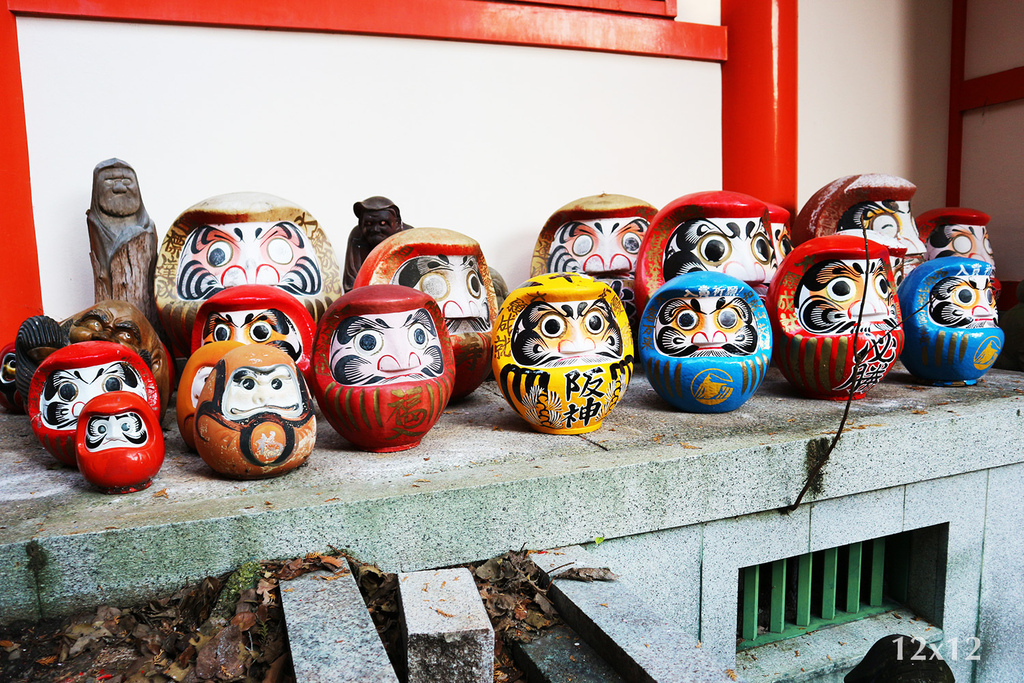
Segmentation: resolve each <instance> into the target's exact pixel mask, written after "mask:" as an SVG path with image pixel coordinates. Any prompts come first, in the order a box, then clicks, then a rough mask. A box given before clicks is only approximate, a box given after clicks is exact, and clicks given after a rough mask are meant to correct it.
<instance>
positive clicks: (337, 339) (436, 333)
mask: <svg viewBox="0 0 1024 683" xmlns="http://www.w3.org/2000/svg"><path fill="white" fill-rule="evenodd" d="M313 368H314V375H315V378H316V382H315V385H314V387H315V391H316V397H317V401H318V402H319V404H320V410H321V411H322V412H323V414H324V416H325V417H327V420H328V422H330V423H331V426H332V427H334V429H335V430H336V431H337V432H338V433H339V434H341V435H342V436H343V437H345V439H346V440H348V441H349V442H350V443H352V444H353V445H354V446H356V447H357V448H360V449H362V450H364V451H374V452H379V453H387V452H392V451H401V450H405V449H407V448H412V447H414V446H417V445H419V443H420V440H421V439H422V438H423V436H424V435H425V434H426V433H427V432H428V431H430V428H431V427H433V426H434V423H435V422H437V419H438V418H439V417H440V416H441V411H442V410H444V407H445V405H447V404H448V399H449V398H450V397H451V393H452V386H453V384H454V382H455V360H454V356H453V354H452V345H451V341H449V336H448V335H447V333H446V332H445V323H444V316H442V315H441V310H440V309H439V308H438V305H437V303H436V302H435V301H434V299H433V298H431V297H430V296H429V295H427V294H424V293H423V292H419V291H416V290H414V289H411V288H409V287H401V286H398V285H367V286H365V287H357V288H356V289H353V290H352V291H351V292H349V293H347V294H345V295H344V296H342V297H341V298H340V299H338V300H337V301H335V302H334V305H333V306H331V308H330V309H329V310H328V311H327V313H326V314H325V315H324V317H323V319H322V320H321V321H320V325H319V327H318V329H317V335H316V344H315V346H314V352H313Z"/></svg>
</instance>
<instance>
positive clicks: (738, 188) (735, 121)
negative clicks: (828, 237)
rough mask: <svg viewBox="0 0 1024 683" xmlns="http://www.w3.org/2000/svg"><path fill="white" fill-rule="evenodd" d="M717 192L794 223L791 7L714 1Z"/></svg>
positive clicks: (789, 1) (782, 2)
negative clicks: (718, 92)
mask: <svg viewBox="0 0 1024 683" xmlns="http://www.w3.org/2000/svg"><path fill="white" fill-rule="evenodd" d="M722 24H723V25H724V26H726V27H727V28H728V31H729V58H728V60H727V61H726V62H725V63H724V64H723V65H722V187H723V189H725V190H733V191H735V192H745V193H746V194H749V195H753V196H754V197H757V198H758V199H761V200H763V201H766V202H771V203H773V204H778V205H780V206H783V207H785V208H786V209H789V211H790V212H791V213H792V214H793V216H794V217H795V216H796V212H797V210H798V209H799V207H798V206H797V203H796V202H797V197H796V180H797V176H796V165H797V0H722Z"/></svg>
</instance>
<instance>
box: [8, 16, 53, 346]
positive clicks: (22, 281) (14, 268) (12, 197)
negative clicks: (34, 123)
mask: <svg viewBox="0 0 1024 683" xmlns="http://www.w3.org/2000/svg"><path fill="white" fill-rule="evenodd" d="M0 14H2V15H3V16H0V131H2V132H0V159H2V160H3V161H2V162H0V203H2V204H3V206H4V212H3V217H2V218H0V234H2V235H3V240H4V256H5V259H4V267H3V268H2V269H0V289H2V290H3V291H4V292H7V295H6V296H3V297H0V339H13V338H14V336H15V335H16V334H17V333H18V326H19V325H21V323H22V321H24V320H25V318H29V317H31V316H33V315H40V314H41V313H42V312H43V299H42V293H41V291H40V287H39V258H38V256H37V254H36V233H35V225H34V218H33V215H32V187H31V182H30V179H29V166H28V137H27V133H26V130H25V102H24V97H23V95H22V90H21V59H20V57H19V55H18V29H17V26H16V25H15V21H14V15H13V14H11V13H10V12H4V11H2V10H0Z"/></svg>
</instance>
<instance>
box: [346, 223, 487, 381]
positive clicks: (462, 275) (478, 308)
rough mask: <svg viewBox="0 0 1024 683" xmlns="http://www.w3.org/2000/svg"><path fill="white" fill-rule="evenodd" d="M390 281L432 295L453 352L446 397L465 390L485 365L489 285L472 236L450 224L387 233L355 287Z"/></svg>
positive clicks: (483, 373) (481, 374) (483, 374)
mask: <svg viewBox="0 0 1024 683" xmlns="http://www.w3.org/2000/svg"><path fill="white" fill-rule="evenodd" d="M380 284H394V285H403V286H405V287H412V288H413V289H418V290H420V291H421V292H425V293H427V294H429V295H430V296H432V297H433V298H434V300H435V301H436V302H437V305H438V306H439V307H440V309H441V313H442V314H443V315H444V320H445V325H446V326H447V329H448V336H449V338H450V339H451V344H452V351H453V352H454V353H455V387H454V388H453V389H452V400H456V399H459V398H462V397H463V396H466V395H467V394H470V393H471V392H472V391H473V390H475V389H476V388H477V387H478V386H480V383H481V382H483V381H484V379H485V378H486V377H487V373H488V371H489V370H490V366H491V349H492V346H491V328H492V326H493V324H494V316H495V315H496V314H497V310H498V306H497V300H496V298H495V296H494V285H493V283H492V282H491V274H490V271H489V270H488V269H487V261H486V260H485V259H484V254H483V252H482V251H481V250H480V245H479V244H478V243H477V241H476V240H474V239H471V238H469V237H466V236H465V235H463V234H462V233H458V232H455V231H454V230H443V229H441V228H413V229H412V230H406V231H404V232H400V233H398V234H397V235H392V236H391V237H389V238H387V239H386V240H384V241H383V242H381V243H380V246H378V247H377V248H376V249H374V250H373V253H371V254H370V256H369V257H368V258H367V259H366V262H365V263H364V264H363V267H362V269H361V270H360V271H359V276H358V277H357V278H356V287H362V286H364V285H380Z"/></svg>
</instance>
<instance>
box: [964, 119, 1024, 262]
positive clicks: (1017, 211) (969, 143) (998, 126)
mask: <svg viewBox="0 0 1024 683" xmlns="http://www.w3.org/2000/svg"><path fill="white" fill-rule="evenodd" d="M1022 131H1024V101H1017V102H1008V103H1006V104H1000V105H996V106H994V107H985V108H984V109H976V110H973V111H969V112H967V113H966V115H965V116H964V146H963V149H964V152H963V164H962V167H961V179H960V203H961V204H962V205H964V206H969V207H972V208H976V209H980V210H982V211H984V212H986V213H988V214H989V215H990V216H992V220H991V221H990V222H989V224H988V236H989V240H990V241H991V242H992V251H993V253H994V254H995V258H996V274H997V275H998V276H999V278H1000V279H1001V280H1009V281H1013V280H1024V230H1022V227H1024V135H1022Z"/></svg>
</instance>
